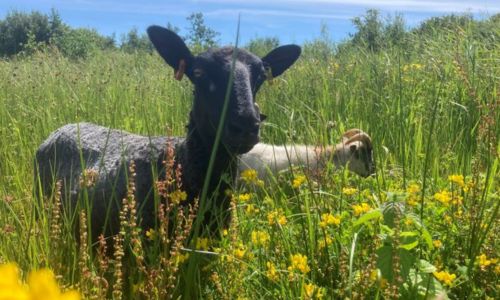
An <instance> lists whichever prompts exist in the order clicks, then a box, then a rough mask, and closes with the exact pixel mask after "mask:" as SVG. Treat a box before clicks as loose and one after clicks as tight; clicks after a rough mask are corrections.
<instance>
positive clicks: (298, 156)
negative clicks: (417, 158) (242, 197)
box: [238, 129, 375, 180]
mask: <svg viewBox="0 0 500 300" xmlns="http://www.w3.org/2000/svg"><path fill="white" fill-rule="evenodd" d="M327 162H332V163H333V164H334V165H335V167H336V168H340V167H348V168H349V170H350V171H351V172H353V173H356V174H358V175H360V176H362V177H368V176H370V175H372V174H373V173H374V172H375V163H374V161H373V146H372V140H371V138H370V136H369V135H368V134H366V133H365V132H363V131H362V130H360V129H350V130H348V131H346V132H345V133H344V134H343V135H342V141H341V142H340V143H338V144H337V145H335V146H327V147H319V146H313V145H270V144H264V143H258V144H257V145H255V146H254V148H253V149H252V150H250V151H249V152H248V153H246V154H244V155H242V156H241V157H240V160H239V162H238V170H239V172H240V173H241V172H243V171H244V170H247V169H254V170H256V171H257V173H258V176H259V178H260V179H263V180H268V179H269V178H270V177H271V176H276V175H277V174H278V173H279V172H280V171H283V170H287V169H290V167H292V166H302V167H304V168H305V169H306V170H308V171H311V172H313V173H316V172H318V171H321V170H323V169H324V168H325V167H326V164H327Z"/></svg>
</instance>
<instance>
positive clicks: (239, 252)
mask: <svg viewBox="0 0 500 300" xmlns="http://www.w3.org/2000/svg"><path fill="white" fill-rule="evenodd" d="M246 252H247V249H246V248H245V246H244V245H243V244H239V245H238V247H237V248H236V249H234V250H233V255H234V257H236V258H238V259H243V257H244V256H245V253H246Z"/></svg>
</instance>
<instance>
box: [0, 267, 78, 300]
mask: <svg viewBox="0 0 500 300" xmlns="http://www.w3.org/2000/svg"><path fill="white" fill-rule="evenodd" d="M0 299H15V300H25V299H26V300H38V299H51V300H79V299H80V294H79V293H78V292H76V291H68V292H64V293H63V292H61V290H60V289H59V286H58V285H57V281H56V278H55V276H54V273H53V272H52V271H51V270H49V269H41V270H38V271H34V272H31V273H30V274H29V276H28V286H25V285H23V284H22V283H21V281H20V280H19V269H18V268H17V266H16V265H15V264H12V263H8V264H5V265H0Z"/></svg>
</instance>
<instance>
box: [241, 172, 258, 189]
mask: <svg viewBox="0 0 500 300" xmlns="http://www.w3.org/2000/svg"><path fill="white" fill-rule="evenodd" d="M240 178H241V180H243V181H244V182H245V183H247V184H255V185H258V186H263V185H264V181H262V180H260V179H259V176H258V174H257V171H256V170H254V169H246V170H244V171H243V172H241V174H240Z"/></svg>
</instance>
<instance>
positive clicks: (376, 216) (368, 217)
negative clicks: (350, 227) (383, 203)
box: [354, 209, 382, 227]
mask: <svg viewBox="0 0 500 300" xmlns="http://www.w3.org/2000/svg"><path fill="white" fill-rule="evenodd" d="M381 217H382V213H381V212H380V210H378V209H375V210H372V211H370V212H367V213H366V214H364V215H362V216H361V217H359V219H357V220H356V222H354V226H355V227H356V226H359V225H363V224H366V223H367V222H368V221H370V220H373V219H379V218H381Z"/></svg>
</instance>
